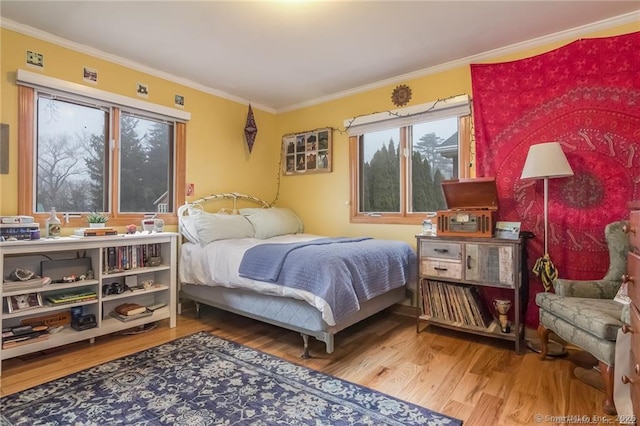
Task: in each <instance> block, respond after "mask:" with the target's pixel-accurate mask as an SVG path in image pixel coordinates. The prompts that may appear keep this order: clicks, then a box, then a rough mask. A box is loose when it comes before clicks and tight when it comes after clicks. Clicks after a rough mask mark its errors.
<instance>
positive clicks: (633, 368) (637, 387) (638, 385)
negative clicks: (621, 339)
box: [627, 303, 640, 408]
mask: <svg viewBox="0 0 640 426" xmlns="http://www.w3.org/2000/svg"><path fill="white" fill-rule="evenodd" d="M629 308H630V317H631V330H632V331H631V357H630V360H629V363H630V365H629V372H628V374H627V377H628V378H629V379H630V380H631V383H629V386H630V387H631V388H630V391H631V401H632V403H633V406H634V407H635V408H638V407H640V375H639V374H638V372H639V371H640V312H639V311H638V307H637V306H635V305H634V304H633V303H632V304H631V306H630V307H629Z"/></svg>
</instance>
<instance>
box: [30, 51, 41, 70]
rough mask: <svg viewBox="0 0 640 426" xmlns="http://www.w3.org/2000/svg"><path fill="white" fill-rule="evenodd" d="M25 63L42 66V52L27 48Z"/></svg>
mask: <svg viewBox="0 0 640 426" xmlns="http://www.w3.org/2000/svg"><path fill="white" fill-rule="evenodd" d="M27 65H33V66H34V67H38V68H44V55H43V54H42V53H38V52H32V51H30V50H27Z"/></svg>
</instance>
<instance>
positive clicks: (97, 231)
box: [75, 228, 118, 237]
mask: <svg viewBox="0 0 640 426" xmlns="http://www.w3.org/2000/svg"><path fill="white" fill-rule="evenodd" d="M75 235H76V236H78V237H103V236H105V235H118V231H117V230H115V229H113V228H80V229H76V231H75Z"/></svg>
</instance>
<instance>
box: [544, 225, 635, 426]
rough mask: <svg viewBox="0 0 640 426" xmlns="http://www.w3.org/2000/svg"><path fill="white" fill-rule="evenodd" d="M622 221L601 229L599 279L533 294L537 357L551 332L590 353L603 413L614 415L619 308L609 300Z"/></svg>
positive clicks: (621, 257) (617, 272) (622, 250)
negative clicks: (603, 260) (604, 257)
mask: <svg viewBox="0 0 640 426" xmlns="http://www.w3.org/2000/svg"><path fill="white" fill-rule="evenodd" d="M625 224H626V222H624V221H620V222H614V223H610V224H609V225H607V226H606V228H605V231H604V233H605V238H606V241H607V246H608V248H609V259H610V264H609V269H608V271H607V273H606V275H605V276H604V278H602V279H601V280H593V281H589V280H586V281H576V280H567V279H556V280H555V281H554V283H553V287H554V290H555V294H554V293H539V294H537V295H536V304H537V305H538V306H539V307H540V325H539V326H538V335H539V336H540V343H541V350H542V351H541V357H542V359H544V358H545V357H546V355H547V351H548V346H547V344H548V338H549V333H550V332H553V333H554V334H556V335H557V336H559V337H560V338H562V339H564V340H565V341H567V342H569V343H572V344H574V345H576V346H578V347H580V348H582V349H584V350H585V351H587V352H589V353H590V354H591V355H593V356H594V357H595V358H596V359H597V360H598V364H599V367H600V374H601V375H602V379H603V381H604V386H605V399H604V401H603V409H604V412H605V413H607V414H615V413H616V407H615V404H614V402H613V377H614V359H615V345H616V337H617V334H618V330H619V329H620V327H622V325H623V322H622V321H621V315H622V308H623V305H622V304H621V303H618V302H616V301H614V300H613V298H614V297H615V295H616V293H617V292H618V289H619V288H620V285H621V284H622V276H623V275H624V274H625V273H626V269H627V252H628V251H629V237H628V236H627V235H626V233H625V232H624V230H623V227H624V225H625Z"/></svg>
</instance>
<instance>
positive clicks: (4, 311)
mask: <svg viewBox="0 0 640 426" xmlns="http://www.w3.org/2000/svg"><path fill="white" fill-rule="evenodd" d="M177 238H178V235H177V234H175V233H170V232H162V233H157V234H147V235H143V234H136V235H116V236H104V237H84V238H78V237H63V238H57V239H40V240H34V241H31V240H27V241H4V242H0V277H2V284H0V296H1V300H2V303H1V304H0V321H1V322H2V329H6V328H9V327H15V326H19V325H21V324H22V321H25V320H29V319H33V318H39V317H42V316H45V315H52V314H56V313H61V314H64V313H65V312H69V311H70V310H71V308H72V307H81V308H82V315H90V314H92V315H94V316H95V318H96V327H94V328H89V329H86V330H82V331H76V330H75V329H73V328H71V326H70V324H66V325H65V326H64V328H63V329H62V330H61V331H59V332H57V333H51V334H47V337H46V338H45V339H44V340H39V339H33V341H32V342H29V341H27V342H29V343H26V344H22V345H20V346H14V347H10V348H0V361H1V360H5V359H8V358H13V357H17V356H21V355H25V354H29V353H33V352H37V351H41V350H44V349H48V348H51V347H55V346H61V345H66V344H69V343H74V342H77V341H81V340H91V341H93V339H94V338H95V337H98V336H102V335H105V334H109V333H114V332H117V331H121V330H125V329H128V328H133V327H138V326H142V325H145V324H148V323H151V322H155V321H159V320H163V319H169V327H172V328H173V327H175V326H176V306H177ZM126 247H139V248H140V253H142V252H143V249H142V248H145V250H146V248H149V247H154V249H159V252H160V253H159V254H160V256H159V257H161V259H162V260H161V262H160V264H159V265H156V266H144V265H140V263H142V262H138V264H137V267H131V268H129V269H125V270H115V271H114V270H113V269H110V268H109V267H108V264H109V261H110V259H109V256H110V253H117V251H118V250H120V251H123V250H126V249H125V248H126ZM110 249H111V250H110ZM149 255H150V254H149V253H148V252H147V257H148V256H149ZM77 257H88V258H90V259H91V270H92V272H93V277H92V278H91V276H90V279H84V280H80V281H75V282H70V283H50V284H46V285H42V286H35V287H34V286H33V285H27V284H25V289H24V290H22V289H20V284H15V283H13V282H12V288H11V289H10V290H6V291H5V289H4V287H5V286H4V283H5V282H8V281H9V275H10V274H11V272H12V271H14V270H15V269H16V268H21V269H27V270H30V271H32V272H35V273H36V274H38V275H39V274H40V270H41V268H40V264H41V262H42V261H47V260H64V259H75V258H77ZM111 260H113V259H111ZM132 276H135V281H137V282H138V283H139V284H140V283H142V282H144V281H152V282H153V285H152V286H150V287H148V288H146V289H141V290H135V291H129V290H126V289H125V291H124V292H123V293H120V294H107V295H105V294H103V286H105V285H107V286H109V285H111V284H112V283H114V282H119V283H122V284H124V283H125V280H126V279H127V277H129V278H131V277H132ZM74 290H75V291H89V292H94V293H95V294H96V298H95V299H90V300H81V301H78V302H74V303H68V304H62V305H55V304H51V303H50V302H48V301H47V296H48V295H49V296H51V295H54V294H60V293H65V292H70V291H74ZM23 294H30V295H39V296H40V299H41V300H42V305H41V306H40V305H39V304H37V303H32V305H34V306H32V307H29V308H27V309H16V308H15V303H14V309H12V312H10V309H9V303H11V300H12V298H15V297H16V296H20V295H23ZM32 300H35V299H34V298H32ZM122 303H138V304H141V305H144V306H149V305H152V304H158V303H163V304H165V305H166V306H164V307H162V308H160V309H157V310H155V311H154V312H153V314H152V315H150V316H146V317H141V318H137V319H134V320H131V321H127V322H122V321H120V320H118V319H116V318H113V317H111V316H110V312H111V311H113V309H114V308H115V307H116V306H118V305H120V304H122ZM0 372H1V370H0Z"/></svg>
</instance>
